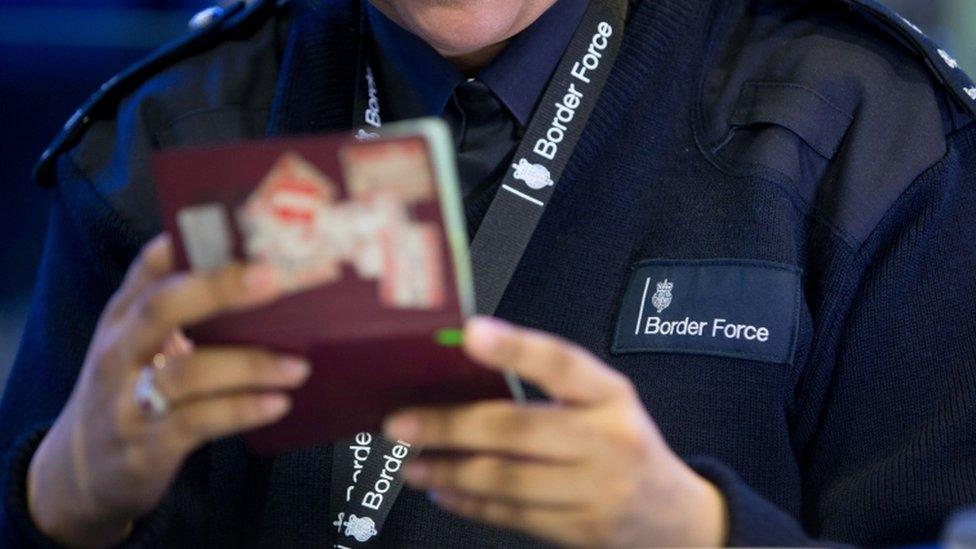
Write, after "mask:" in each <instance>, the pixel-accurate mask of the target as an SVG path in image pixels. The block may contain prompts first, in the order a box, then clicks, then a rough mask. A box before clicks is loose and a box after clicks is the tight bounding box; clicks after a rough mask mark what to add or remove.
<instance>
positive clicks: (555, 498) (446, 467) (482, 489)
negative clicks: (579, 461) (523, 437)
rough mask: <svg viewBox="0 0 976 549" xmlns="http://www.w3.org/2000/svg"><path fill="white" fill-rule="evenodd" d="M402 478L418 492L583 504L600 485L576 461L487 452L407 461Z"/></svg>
mask: <svg viewBox="0 0 976 549" xmlns="http://www.w3.org/2000/svg"><path fill="white" fill-rule="evenodd" d="M404 478H405V479H406V481H407V482H408V483H410V485H411V486H413V487H414V488H416V489H419V490H433V491H435V492H440V491H444V492H460V493H463V494H467V495H471V496H478V497H482V498H485V499H502V500H507V501H519V502H523V503H531V504H536V505H559V506H574V505H584V504H586V503H587V502H588V501H591V500H593V499H594V497H595V496H596V495H598V493H597V491H598V489H599V488H598V487H597V486H595V483H593V482H590V481H589V479H588V477H586V475H584V474H583V471H581V469H580V467H579V466H577V465H573V464H562V463H540V462H536V461H526V460H518V459H511V458H506V457H501V456H485V455H481V456H475V457H467V458H458V459H437V458H425V457H423V456H422V457H420V458H418V459H415V460H413V461H411V462H410V463H408V464H407V465H406V468H405V470H404ZM567 479H571V482H567Z"/></svg>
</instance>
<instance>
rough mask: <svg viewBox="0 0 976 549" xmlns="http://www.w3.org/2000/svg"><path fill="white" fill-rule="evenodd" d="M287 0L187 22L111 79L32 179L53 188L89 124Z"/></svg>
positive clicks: (242, 4) (240, 6)
mask: <svg viewBox="0 0 976 549" xmlns="http://www.w3.org/2000/svg"><path fill="white" fill-rule="evenodd" d="M287 2H288V0H255V1H253V2H246V1H238V2H235V3H234V4H232V5H230V6H227V7H225V8H221V9H212V10H204V11H203V12H201V13H200V14H197V16H196V17H194V18H193V20H192V21H191V22H190V29H191V32H190V33H188V34H186V35H185V36H183V37H181V38H178V39H176V40H175V41H173V42H171V43H169V44H167V45H165V46H163V47H161V48H159V49H158V50H156V51H155V52H153V53H152V54H150V55H149V56H148V57H146V58H145V59H143V60H142V61H139V62H138V63H136V64H134V65H132V66H130V67H129V68H127V69H125V70H124V71H122V72H121V73H119V74H117V75H115V76H113V77H112V78H110V79H109V80H108V81H107V82H105V83H104V84H102V86H101V87H100V88H99V89H98V90H97V91H96V92H95V93H94V94H92V95H91V96H90V97H89V98H88V100H86V101H85V102H84V103H83V104H82V105H81V107H79V108H78V110H77V111H75V113H74V114H73V115H71V118H69V119H68V121H67V122H66V123H65V125H64V128H63V130H62V131H61V133H60V134H58V136H57V137H55V138H54V141H52V142H51V144H50V145H49V146H48V148H47V149H45V151H44V152H43V153H42V154H41V158H40V160H39V161H38V162H37V164H36V165H35V166H34V172H33V178H34V181H36V182H37V183H38V184H40V185H41V186H43V187H50V186H53V185H54V176H55V164H56V162H57V158H58V157H59V156H60V155H61V154H64V152H65V151H67V150H68V149H69V148H70V147H71V146H72V145H74V144H75V143H76V142H77V141H78V139H80V138H81V136H82V135H84V133H85V131H86V130H87V129H88V127H89V126H91V124H92V123H93V122H94V121H96V120H98V119H99V118H101V117H104V116H107V115H110V114H111V113H112V112H114V111H115V108H116V107H117V106H118V104H119V102H120V101H121V100H122V98H124V97H125V96H126V95H128V94H129V93H131V92H132V91H133V90H134V89H136V88H137V87H139V86H140V85H142V84H143V83H144V82H145V81H146V80H148V79H149V78H150V77H151V76H152V75H154V74H156V73H158V72H159V71H161V70H163V69H165V68H166V67H168V66H170V65H172V64H174V63H177V62H179V61H180V60H182V59H185V58H187V57H189V56H191V55H193V54H194V53H196V52H199V51H201V50H204V49H206V48H208V47H210V46H213V45H214V44H216V43H218V42H220V41H221V40H223V39H225V38H226V37H227V36H229V35H230V34H231V33H233V32H234V31H238V30H241V29H245V28H247V27H249V26H251V25H253V24H255V23H260V22H263V21H265V20H266V19H267V18H268V17H270V16H272V15H274V14H275V13H276V12H277V11H278V9H279V8H280V7H282V6H284V5H285V4H286V3H287Z"/></svg>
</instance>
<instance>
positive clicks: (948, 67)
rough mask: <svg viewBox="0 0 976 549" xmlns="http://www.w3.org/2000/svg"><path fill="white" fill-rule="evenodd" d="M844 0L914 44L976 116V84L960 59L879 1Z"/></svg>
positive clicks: (966, 108)
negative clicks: (957, 59) (963, 67)
mask: <svg viewBox="0 0 976 549" xmlns="http://www.w3.org/2000/svg"><path fill="white" fill-rule="evenodd" d="M841 1H842V2H844V3H845V4H848V5H849V6H850V7H851V8H852V9H854V10H857V11H859V12H861V13H863V14H865V15H867V16H868V17H870V18H871V19H873V20H875V21H876V22H878V23H880V24H881V25H882V27H883V28H884V29H885V30H887V31H888V32H891V33H894V34H896V35H897V36H898V37H900V38H901V39H902V41H903V42H905V43H906V44H907V45H909V46H910V47H912V48H913V49H914V50H915V51H916V52H917V53H918V54H919V55H921V56H922V58H923V59H924V60H925V63H926V64H927V65H928V66H929V69H930V70H931V71H932V72H933V73H934V75H935V76H936V78H937V79H938V80H939V81H940V82H941V83H942V84H943V85H944V86H945V87H946V89H947V91H948V92H949V94H950V96H951V97H952V98H953V99H955V101H956V103H958V104H959V106H960V107H962V108H963V109H964V110H965V111H967V112H969V113H970V114H973V115H976V84H974V83H973V80H972V79H971V78H970V77H969V75H967V74H966V73H965V71H963V70H962V68H961V67H960V66H959V63H958V62H957V61H956V59H955V58H953V57H952V55H951V54H949V52H948V51H946V50H945V49H943V48H942V47H941V46H939V45H938V44H936V43H935V41H934V40H932V39H931V38H929V37H928V36H927V35H926V34H925V32H923V31H922V29H920V28H919V27H918V25H915V24H914V23H912V22H911V21H909V20H908V19H906V18H905V17H903V16H901V15H900V14H898V13H897V12H895V11H894V10H892V9H891V8H889V7H887V6H884V5H881V4H880V3H878V2H877V1H875V0H841Z"/></svg>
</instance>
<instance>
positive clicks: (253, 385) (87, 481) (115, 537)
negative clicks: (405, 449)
mask: <svg viewBox="0 0 976 549" xmlns="http://www.w3.org/2000/svg"><path fill="white" fill-rule="evenodd" d="M173 269H174V267H173V260H172V246H171V244H170V241H169V239H168V238H166V237H165V236H162V237H159V238H156V239H155V240H153V241H152V242H151V243H149V244H148V245H147V246H146V248H145V249H143V251H142V253H141V255H140V257H139V258H138V259H137V260H136V261H135V263H134V264H133V266H132V267H131V268H130V269H129V273H128V275H127V277H126V280H125V281H124V283H123V285H122V287H121V289H119V291H118V292H117V293H116V294H115V295H114V296H113V298H112V299H111V301H110V302H109V304H108V306H107V307H106V309H105V311H104V312H103V313H102V317H101V319H100V320H99V323H98V326H97V328H96V331H95V335H94V337H93V339H92V341H91V344H90V346H89V349H88V356H87V357H86V359H85V364H84V366H83V368H82V371H81V373H80V375H79V378H78V381H77V383H76V385H75V388H74V391H73V393H72V395H71V398H70V399H69V400H68V403H67V405H66V406H65V408H64V410H63V411H62V412H61V415H60V416H59V417H58V418H57V421H56V422H55V424H54V426H53V427H52V429H51V430H50V432H49V433H48V434H47V436H46V437H45V439H44V440H43V441H42V443H41V445H40V447H39V448H38V450H37V452H36V453H35V455H34V458H33V460H32V462H31V465H30V471H29V473H28V499H29V506H30V512H31V516H32V518H33V520H34V522H35V524H36V525H37V526H38V528H39V529H40V530H41V531H42V532H44V533H45V534H47V535H48V536H49V537H52V538H54V539H55V540H56V541H59V542H61V543H64V544H69V545H80V546H107V545H111V544H113V543H115V542H118V541H120V540H122V539H123V538H124V537H125V536H126V535H127V534H128V531H129V529H130V528H131V524H132V522H133V521H134V520H135V519H137V518H139V517H141V516H143V515H145V514H147V513H148V512H150V511H151V510H152V509H153V508H154V507H155V506H157V505H158V504H159V501H160V499H161V498H162V497H163V494H164V493H165V492H166V490H167V488H168V486H169V485H170V483H171V481H172V479H173V477H174V475H175V473H176V471H177V470H178V469H179V467H180V464H181V463H182V461H183V460H184V458H185V457H186V456H187V455H188V454H189V453H190V452H192V451H193V450H194V449H196V448H197V447H199V446H200V445H202V444H203V443H205V442H207V441H211V440H214V439H217V438H220V437H224V436H227V435H231V434H233V433H237V432H239V431H243V430H246V429H251V428H254V427H258V426H262V425H266V424H269V423H272V422H274V421H277V420H278V419H280V418H281V417H282V416H284V415H285V414H286V413H287V411H288V410H289V407H290V401H289V399H288V397H287V396H286V394H285V393H284V392H283V391H284V390H285V389H290V388H294V387H296V386H298V385H301V384H302V383H304V381H305V379H306V378H307V377H308V373H309V370H308V365H307V364H305V362H304V361H302V360H298V359H293V358H285V357H279V356H273V355H271V354H270V353H268V352H265V351H262V350H256V349H244V348H201V349H197V350H194V349H193V348H192V345H185V344H184V345H180V344H178V343H177V344H175V345H174V344H173V342H178V341H179V337H176V336H175V335H174V334H178V333H180V332H179V329H180V327H181V326H183V325H187V324H193V323H195V322H199V321H201V320H204V319H206V318H209V317H211V316H214V315H216V314H219V313H221V312H225V311H230V310H240V309H244V308H250V307H255V306H258V305H261V304H265V303H268V302H269V301H271V300H273V299H275V298H276V297H278V296H279V294H280V289H279V287H278V285H277V284H276V282H275V276H274V273H273V271H272V270H271V269H269V268H267V267H260V266H242V265H234V266H230V267H227V268H225V269H222V270H219V271H216V272H214V273H210V274H192V273H174V272H173ZM167 343H169V344H167ZM167 349H168V357H169V358H168V360H167V361H166V362H167V364H166V365H165V367H163V369H162V370H159V371H158V373H157V374H156V375H155V380H156V387H157V389H158V391H159V392H160V393H161V394H162V395H163V396H164V397H166V398H167V399H168V400H169V403H170V408H169V410H168V411H167V412H165V413H163V414H159V415H153V414H147V413H146V411H144V410H141V409H140V408H139V406H137V404H136V399H135V398H134V394H135V386H136V384H137V380H138V378H139V375H140V372H141V371H142V369H143V367H144V365H146V364H150V363H151V362H152V360H153V358H154V357H156V355H157V353H159V352H160V351H163V350H167Z"/></svg>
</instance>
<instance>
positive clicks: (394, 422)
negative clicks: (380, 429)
mask: <svg viewBox="0 0 976 549" xmlns="http://www.w3.org/2000/svg"><path fill="white" fill-rule="evenodd" d="M384 432H385V433H386V438H388V439H390V440H408V441H411V442H415V441H417V436H418V435H419V434H420V419H419V418H418V417H417V416H415V415H413V414H402V415H399V416H394V417H393V418H392V419H390V420H389V421H387V422H386V428H385V429H384Z"/></svg>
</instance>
